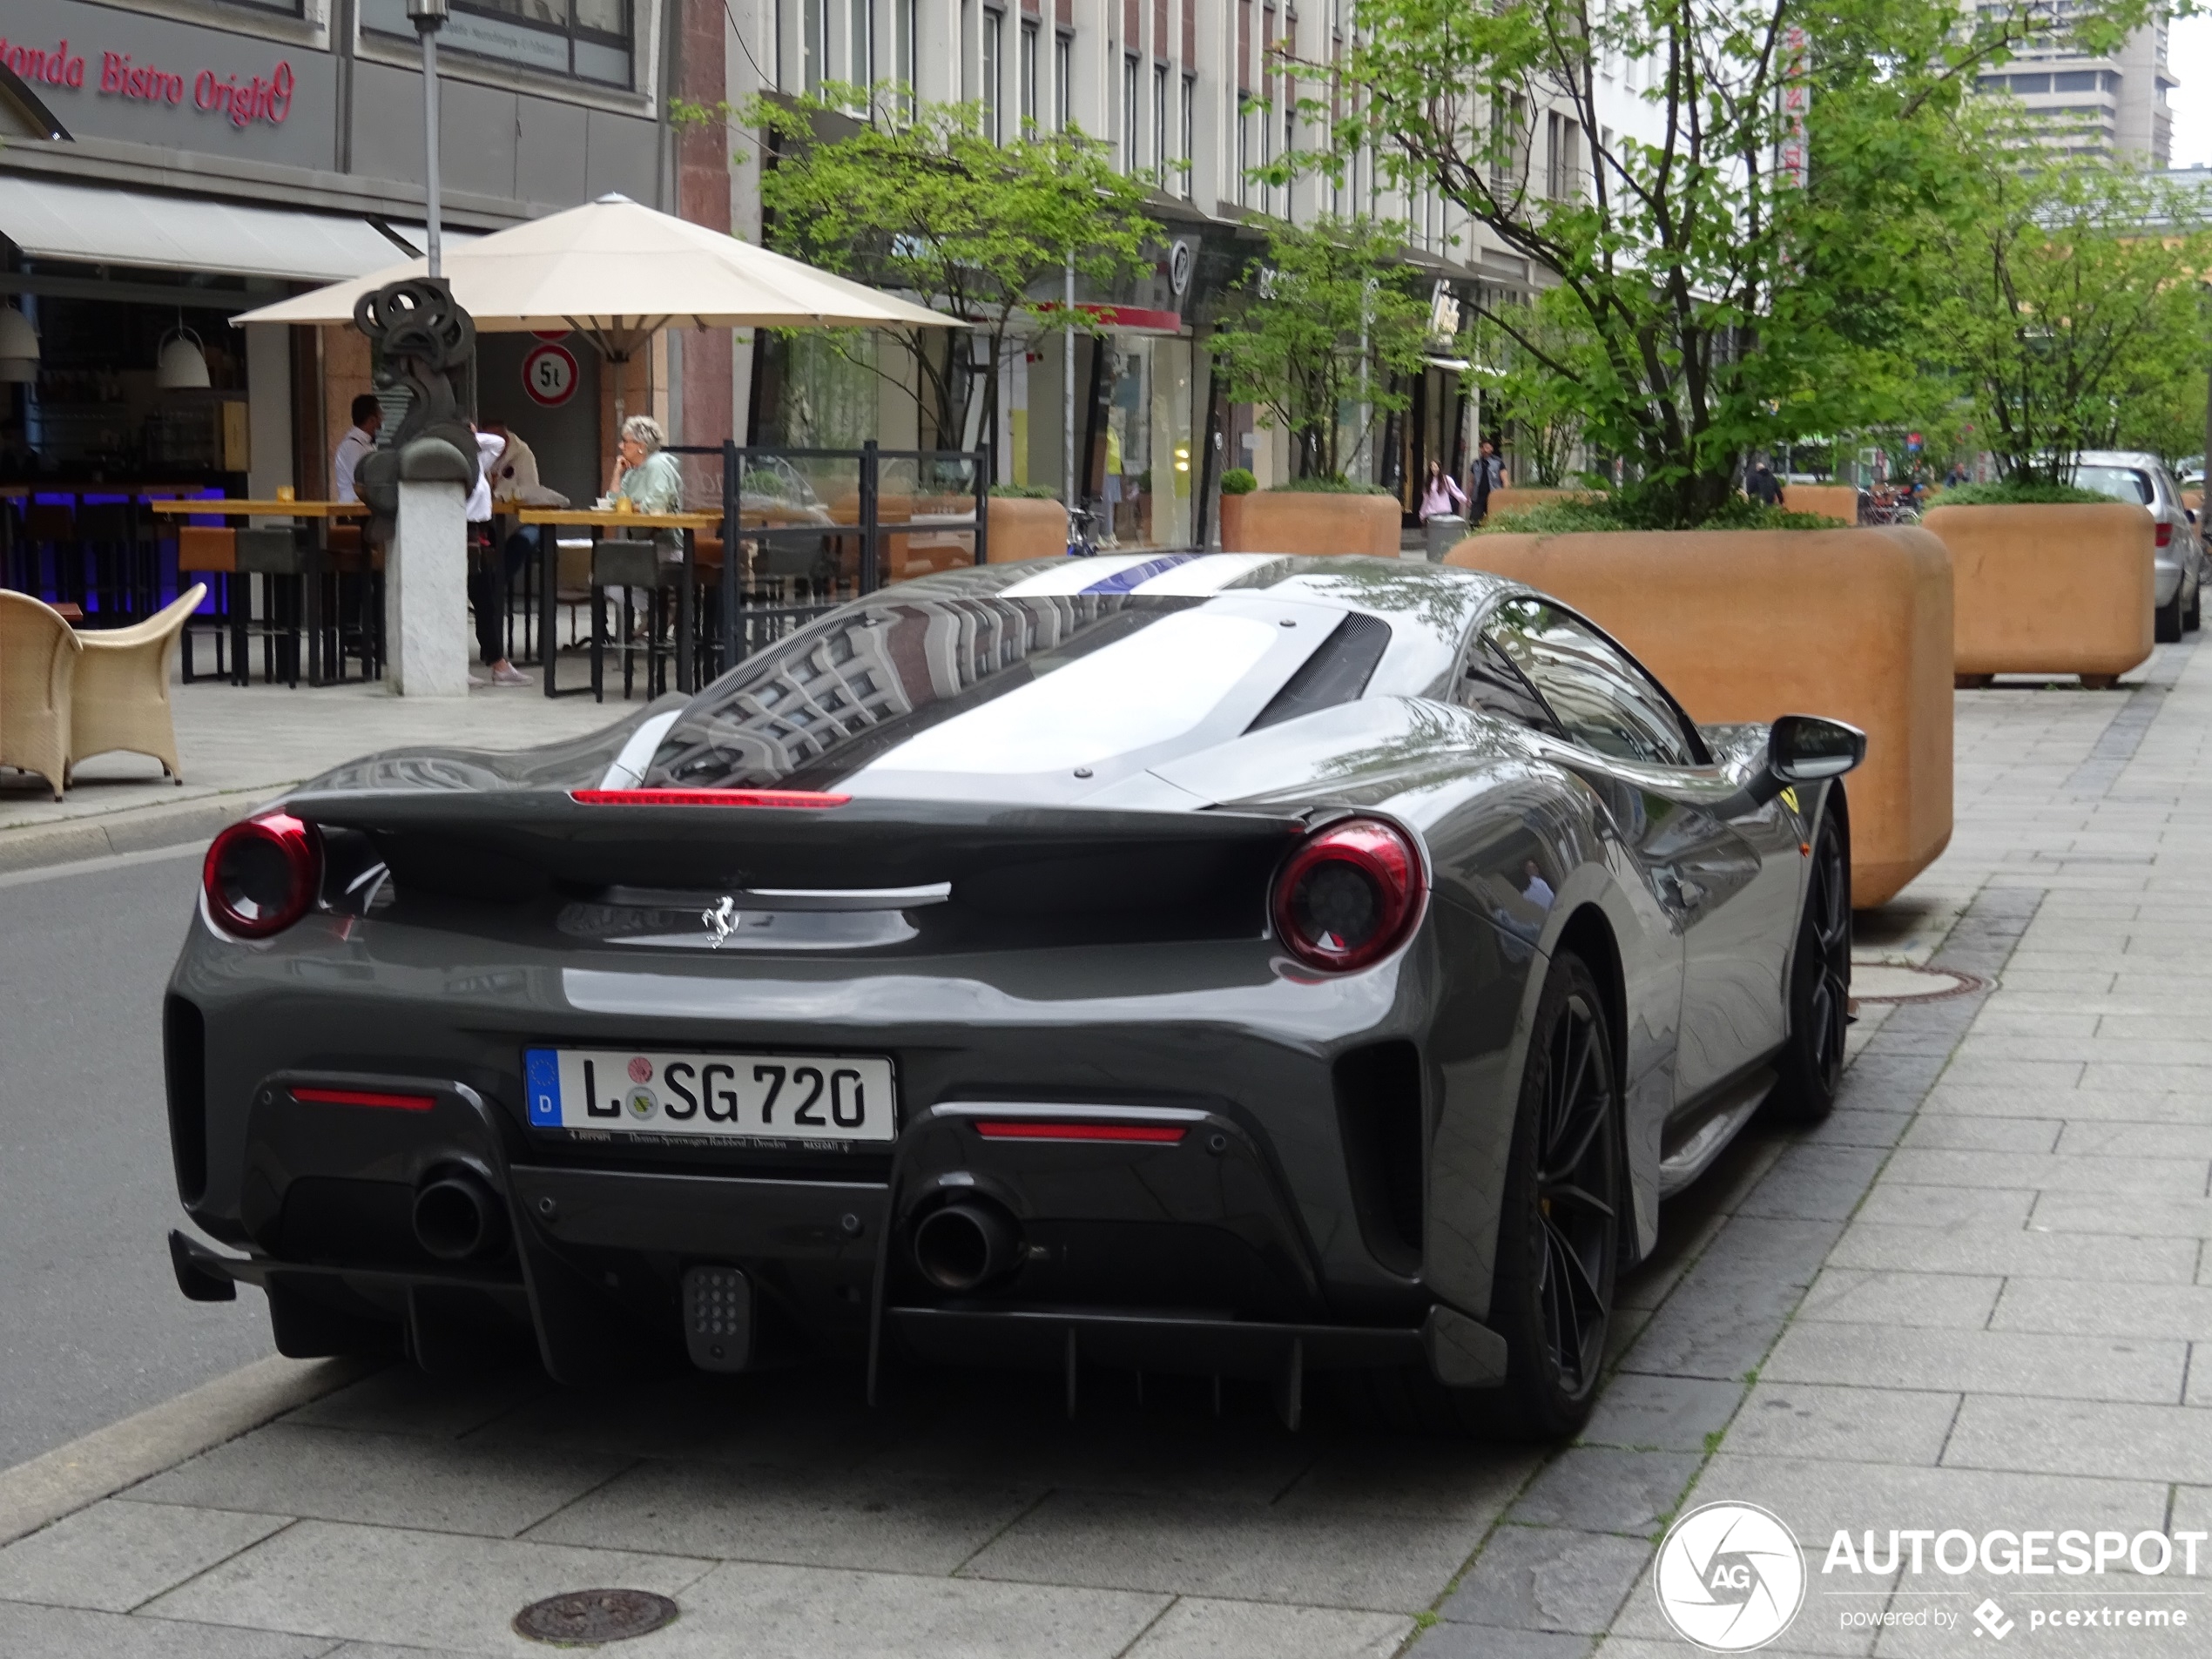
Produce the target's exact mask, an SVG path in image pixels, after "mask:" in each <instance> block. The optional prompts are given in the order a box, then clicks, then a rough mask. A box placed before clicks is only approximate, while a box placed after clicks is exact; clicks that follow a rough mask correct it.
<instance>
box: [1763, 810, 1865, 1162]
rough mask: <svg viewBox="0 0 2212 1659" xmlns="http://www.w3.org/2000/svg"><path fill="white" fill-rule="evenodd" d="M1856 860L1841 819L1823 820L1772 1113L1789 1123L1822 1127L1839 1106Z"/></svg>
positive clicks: (1794, 963) (1815, 835)
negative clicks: (1850, 855) (1841, 828)
mask: <svg viewBox="0 0 2212 1659" xmlns="http://www.w3.org/2000/svg"><path fill="white" fill-rule="evenodd" d="M1795 957H1796V959H1795V960H1794V961H1792V962H1791V965H1790V1041H1789V1043H1788V1045H1787V1046H1786V1047H1785V1048H1784V1049H1783V1051H1782V1061H1781V1065H1780V1068H1779V1069H1780V1072H1781V1080H1780V1081H1779V1082H1777V1084H1776V1086H1775V1090H1774V1095H1773V1097H1772V1102H1771V1104H1770V1111H1771V1112H1772V1114H1773V1116H1776V1117H1777V1118H1779V1119H1781V1120H1782V1121H1783V1122H1785V1123H1818V1122H1819V1121H1820V1120H1821V1119H1822V1118H1824V1117H1825V1116H1828V1114H1829V1112H1830V1110H1831V1109H1832V1108H1833V1107H1834V1106H1835V1104H1836V1089H1837V1087H1838V1084H1839V1083H1841V1082H1842V1081H1843V1076H1844V1039H1845V1037H1846V1035H1848V1033H1849V1032H1850V1029H1851V861H1850V860H1849V859H1848V858H1846V857H1845V856H1844V838H1843V833H1842V832H1841V831H1839V830H1838V829H1837V827H1836V821H1835V819H1833V818H1830V817H1823V818H1822V819H1821V821H1820V826H1819V827H1818V828H1817V830H1815V831H1814V833H1813V840H1812V867H1811V870H1810V871H1808V872H1807V877H1806V881H1805V907H1804V915H1803V916H1802V918H1801V919H1800V920H1799V921H1798V924H1797V951H1796V953H1795Z"/></svg>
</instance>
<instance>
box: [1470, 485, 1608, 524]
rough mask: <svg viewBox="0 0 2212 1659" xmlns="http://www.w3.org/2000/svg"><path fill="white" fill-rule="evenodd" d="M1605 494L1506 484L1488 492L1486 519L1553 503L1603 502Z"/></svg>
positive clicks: (1589, 490) (1542, 486)
mask: <svg viewBox="0 0 2212 1659" xmlns="http://www.w3.org/2000/svg"><path fill="white" fill-rule="evenodd" d="M1604 499H1605V492H1604V491H1602V490H1598V489H1566V488H1564V487H1561V488H1559V489H1552V488H1549V487H1547V486H1544V485H1541V484H1506V485H1502V486H1501V487H1500V488H1498V489H1494V490H1492V491H1491V492H1490V505H1489V510H1488V512H1487V513H1486V514H1485V515H1484V516H1485V517H1486V518H1487V517H1490V516H1495V515H1497V514H1501V513H1523V512H1527V510H1528V509H1530V508H1532V507H1545V506H1548V505H1550V504H1551V503H1552V502H1579V501H1603V500H1604Z"/></svg>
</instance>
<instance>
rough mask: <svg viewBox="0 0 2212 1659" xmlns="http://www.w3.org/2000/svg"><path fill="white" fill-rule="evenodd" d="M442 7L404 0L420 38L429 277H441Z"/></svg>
mask: <svg viewBox="0 0 2212 1659" xmlns="http://www.w3.org/2000/svg"><path fill="white" fill-rule="evenodd" d="M446 5H447V0H407V15H408V20H409V21H410V22H412V23H413V24H415V33H416V34H418V35H420V36H421V38H422V190H423V210H422V211H423V223H424V224H425V225H426V226H428V231H429V237H428V246H425V247H424V249H423V253H424V255H425V257H427V258H428V260H429V264H430V274H431V275H432V276H433V277H440V276H443V275H444V274H445V260H444V248H443V246H442V237H441V235H440V233H439V217H440V215H439V211H438V30H441V29H442V28H444V27H445V23H446V16H447V10H446Z"/></svg>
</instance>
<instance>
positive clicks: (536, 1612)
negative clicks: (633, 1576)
mask: <svg viewBox="0 0 2212 1659" xmlns="http://www.w3.org/2000/svg"><path fill="white" fill-rule="evenodd" d="M675 1618H676V1603H675V1602H671V1601H670V1600H669V1599H668V1598H667V1597H666V1596H665V1595H654V1594H653V1593H652V1592H651V1590H570V1591H569V1592H568V1593H567V1594H566V1595H549V1596H547V1597H546V1598H545V1599H544V1600H543V1602H531V1603H530V1604H529V1606H528V1607H526V1608H523V1610H522V1611H521V1612H520V1613H517V1614H516V1615H515V1634H516V1635H520V1636H528V1637H529V1639H530V1640H531V1641H533V1642H554V1643H556V1644H557V1645H559V1646H562V1647H575V1648H588V1647H594V1646H597V1644H598V1643H600V1642H624V1641H627V1640H628V1639H629V1638H630V1637H631V1636H642V1635H647V1634H648V1633H650V1632H651V1631H654V1630H658V1629H660V1628H661V1626H663V1625H664V1624H669V1623H671V1622H674V1620H675Z"/></svg>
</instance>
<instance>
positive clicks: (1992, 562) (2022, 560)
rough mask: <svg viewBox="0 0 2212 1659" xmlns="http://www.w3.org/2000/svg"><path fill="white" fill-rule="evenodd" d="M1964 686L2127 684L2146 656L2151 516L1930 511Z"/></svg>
mask: <svg viewBox="0 0 2212 1659" xmlns="http://www.w3.org/2000/svg"><path fill="white" fill-rule="evenodd" d="M1920 523H1921V528H1922V529H1925V530H1927V531H1929V532H1930V533H1931V534H1932V535H1935V536H1940V537H1941V538H1942V540H1943V544H1944V545H1945V546H1946V547H1947V548H1949V549H1950V550H1951V566H1952V585H1953V590H1954V595H1955V597H1954V598H1953V600H1952V617H1953V622H1952V626H1953V642H1954V644H1953V650H1952V658H1953V661H1952V667H1953V669H1954V671H1956V672H1957V673H1959V674H1961V675H1982V674H2080V675H2082V676H2084V677H2085V678H2099V677H2109V676H2112V675H2114V674H2124V673H2126V672H2127V671H2128V670H2129V669H2131V668H2133V667H2134V666H2135V665H2136V664H2138V663H2140V662H2141V661H2142V660H2143V659H2144V658H2147V657H2148V656H2149V655H2150V650H2151V610H2152V606H2153V604H2154V599H2155V595H2154V592H2153V579H2154V578H2153V574H2152V564H2153V561H2154V559H2155V535H2156V531H2155V526H2154V523H2153V521H2152V519H2151V516H2150V513H2149V511H2148V509H2145V508H2141V507H2137V506H2134V505H2132V504H2130V503H2128V502H2079V503H2074V502H2067V503H2059V502H2052V503H2048V504H2044V505H2038V506H2030V507H1938V508H1936V509H1934V510H1933V511H1932V512H1931V513H1930V514H1929V515H1928V516H1926V517H1925V518H1924V519H1923V520H1921V521H1920Z"/></svg>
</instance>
